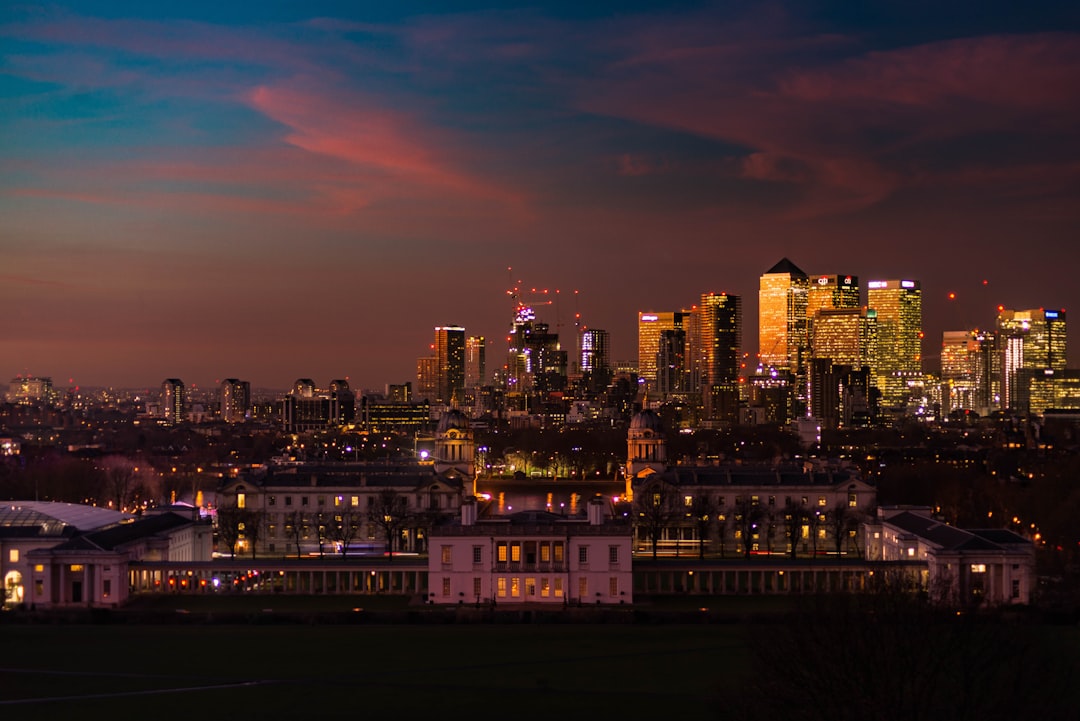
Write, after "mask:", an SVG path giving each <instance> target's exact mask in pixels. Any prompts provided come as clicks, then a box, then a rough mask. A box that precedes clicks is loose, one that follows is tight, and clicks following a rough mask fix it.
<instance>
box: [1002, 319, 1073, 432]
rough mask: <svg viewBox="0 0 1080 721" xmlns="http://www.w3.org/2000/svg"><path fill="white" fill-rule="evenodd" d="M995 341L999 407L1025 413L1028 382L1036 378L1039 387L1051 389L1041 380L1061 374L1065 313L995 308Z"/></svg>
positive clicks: (1064, 347)
mask: <svg viewBox="0 0 1080 721" xmlns="http://www.w3.org/2000/svg"><path fill="white" fill-rule="evenodd" d="M997 338H998V347H999V349H1000V353H1001V393H1002V399H1001V404H1002V407H1003V408H1008V409H1012V410H1016V411H1020V412H1028V411H1029V410H1030V388H1029V386H1030V379H1031V378H1034V377H1035V376H1039V380H1040V383H1041V386H1042V387H1044V388H1045V387H1051V386H1052V383H1050V384H1049V385H1048V384H1047V382H1046V381H1045V378H1049V377H1051V376H1053V375H1054V373H1053V372H1056V371H1064V370H1065V364H1066V355H1065V353H1066V326H1065V311H1063V310H1048V309H1045V308H1035V309H1028V310H1012V309H1006V308H998V316H997ZM1044 371H1052V372H1051V373H1045V372H1044ZM1044 377H1045V378H1044ZM1044 395H1045V393H1044ZM1043 401H1044V402H1045V398H1044V399H1043Z"/></svg>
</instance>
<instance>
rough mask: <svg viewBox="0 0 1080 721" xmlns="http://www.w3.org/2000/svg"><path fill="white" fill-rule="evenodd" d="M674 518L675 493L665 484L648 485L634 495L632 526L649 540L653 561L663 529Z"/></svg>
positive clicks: (657, 482) (660, 482)
mask: <svg viewBox="0 0 1080 721" xmlns="http://www.w3.org/2000/svg"><path fill="white" fill-rule="evenodd" d="M676 518H677V510H676V508H675V493H674V492H673V491H672V489H671V487H670V486H669V485H667V484H666V483H663V482H662V481H656V482H653V483H650V484H648V485H646V486H644V487H643V488H641V489H640V490H639V491H638V492H636V493H635V494H634V525H635V526H637V528H638V530H639V531H640V532H641V533H642V534H643V535H644V536H645V537H646V538H648V539H649V542H650V544H651V545H652V556H653V560H656V556H657V547H658V546H659V544H660V539H661V537H663V535H664V529H665V528H669V527H670V526H671V525H672V523H673V522H674V521H675V519H676Z"/></svg>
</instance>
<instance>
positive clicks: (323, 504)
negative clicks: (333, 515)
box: [316, 496, 326, 506]
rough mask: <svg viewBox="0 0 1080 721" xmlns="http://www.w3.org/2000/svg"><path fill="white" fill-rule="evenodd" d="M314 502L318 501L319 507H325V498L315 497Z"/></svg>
mask: <svg viewBox="0 0 1080 721" xmlns="http://www.w3.org/2000/svg"><path fill="white" fill-rule="evenodd" d="M316 500H317V501H318V504H319V505H320V506H325V505H326V496H317V497H316Z"/></svg>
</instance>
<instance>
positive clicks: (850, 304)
mask: <svg viewBox="0 0 1080 721" xmlns="http://www.w3.org/2000/svg"><path fill="white" fill-rule="evenodd" d="M859 293H860V291H859V278H858V276H854V275H815V276H811V277H810V283H809V286H808V288H807V293H806V317H807V318H809V319H811V320H812V319H813V317H814V314H815V313H817V312H818V311H819V310H830V309H835V308H858V307H859V306H860V305H861V303H860V301H859Z"/></svg>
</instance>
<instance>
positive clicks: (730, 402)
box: [690, 293, 742, 423]
mask: <svg viewBox="0 0 1080 721" xmlns="http://www.w3.org/2000/svg"><path fill="white" fill-rule="evenodd" d="M690 324H691V341H690V345H691V366H690V371H691V375H692V378H693V379H694V380H695V381H696V387H697V388H698V389H699V390H700V393H701V400H702V405H703V407H704V411H705V416H706V417H707V418H709V419H710V420H713V421H719V422H721V423H735V422H736V421H737V420H738V413H739V370H740V367H741V358H742V356H741V352H742V299H741V298H740V297H739V296H737V295H728V294H727V293H719V294H717V293H704V294H702V296H701V303H700V304H699V305H698V306H697V307H696V308H694V309H693V311H692V313H691V317H690Z"/></svg>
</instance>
